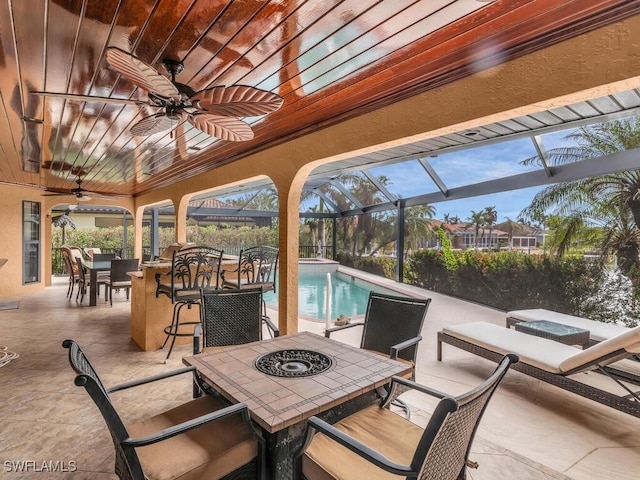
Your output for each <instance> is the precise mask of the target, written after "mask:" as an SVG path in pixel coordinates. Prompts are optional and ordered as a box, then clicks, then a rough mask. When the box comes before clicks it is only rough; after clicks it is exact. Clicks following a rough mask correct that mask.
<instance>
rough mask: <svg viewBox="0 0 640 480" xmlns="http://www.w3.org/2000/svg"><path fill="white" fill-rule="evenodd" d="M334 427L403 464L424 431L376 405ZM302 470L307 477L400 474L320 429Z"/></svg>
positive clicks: (390, 476) (408, 462)
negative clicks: (386, 468) (385, 469)
mask: <svg viewBox="0 0 640 480" xmlns="http://www.w3.org/2000/svg"><path fill="white" fill-rule="evenodd" d="M335 427H336V428H338V429H340V430H341V431H343V432H345V433H347V434H348V435H350V436H352V437H354V438H356V439H358V440H359V441H361V442H362V443H364V444H366V445H367V446H369V447H370V448H373V449H374V450H377V451H378V452H380V453H382V454H383V455H384V456H386V457H387V458H389V459H390V460H392V461H394V462H396V463H400V464H403V465H409V464H410V463H411V459H412V458H413V454H414V452H415V450H416V447H417V445H418V442H419V441H420V438H421V436H422V432H423V430H422V429H421V428H420V427H418V426H417V425H415V424H413V423H411V422H410V421H408V420H406V419H405V418H404V417H402V416H400V415H398V414H397V413H394V412H391V411H390V410H388V409H386V408H380V407H378V406H377V405H373V406H371V407H368V408H365V409H364V410H360V411H359V412H356V413H354V414H353V415H350V416H348V417H347V418H345V419H344V420H341V421H340V422H338V423H337V424H335ZM302 472H303V474H304V476H305V477H306V478H308V479H309V480H324V479H327V480H328V479H338V478H366V479H387V478H388V479H398V478H400V477H398V476H397V475H392V474H391V473H388V472H385V471H384V470H382V469H381V468H378V467H376V466H375V465H373V464H372V463H370V462H368V461H367V460H365V459H363V458H362V457H360V456H358V455H356V454H355V453H353V452H351V451H350V450H348V449H347V448H345V447H343V446H342V445H339V444H338V443H336V442H334V441H333V440H331V439H330V438H329V437H327V436H326V435H324V434H322V433H318V434H316V435H315V436H314V437H313V441H312V442H311V445H309V448H307V450H306V452H305V454H304V455H303V457H302Z"/></svg>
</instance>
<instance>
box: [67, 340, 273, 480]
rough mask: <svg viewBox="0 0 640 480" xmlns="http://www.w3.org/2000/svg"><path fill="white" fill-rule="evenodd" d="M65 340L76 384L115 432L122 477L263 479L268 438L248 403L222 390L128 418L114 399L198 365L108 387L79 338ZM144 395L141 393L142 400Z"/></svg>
mask: <svg viewBox="0 0 640 480" xmlns="http://www.w3.org/2000/svg"><path fill="white" fill-rule="evenodd" d="M62 346H63V347H64V348H67V349H69V363H70V364H71V367H72V368H73V370H74V371H75V372H76V373H77V376H76V378H75V384H76V386H78V387H84V388H85V390H86V391H87V393H88V394H89V396H90V397H91V399H92V400H93V401H94V402H95V404H96V406H97V407H98V410H99V411H100V413H101V414H102V417H103V419H104V421H105V423H106V424H107V427H108V429H109V432H110V433H111V439H112V441H113V446H114V448H115V453H116V455H115V474H116V475H117V476H118V478H120V479H121V480H174V479H176V480H177V479H186V478H189V479H191V480H196V479H203V480H204V479H209V478H218V479H225V480H227V479H228V480H231V479H234V480H237V479H243V478H246V479H249V478H259V479H264V475H265V441H264V439H263V438H262V436H261V435H260V434H259V433H258V432H257V431H256V430H255V429H254V427H253V425H252V423H251V419H250V415H249V410H248V408H247V405H246V404H245V403H236V404H233V405H230V404H229V403H227V402H226V401H224V400H223V399H221V398H220V397H218V396H210V395H205V396H202V397H200V398H197V399H194V400H189V401H187V402H185V403H183V404H181V405H178V406H176V407H174V408H171V409H170V410H167V411H164V412H162V413H159V414H156V415H154V416H152V417H147V418H144V419H143V420H141V421H138V422H135V423H131V424H126V423H125V421H124V420H123V418H122V417H121V416H120V414H119V413H118V410H116V408H115V405H114V404H113V403H112V401H111V395H112V394H113V393H115V392H118V391H121V390H125V389H129V388H132V387H140V386H143V385H148V384H151V383H153V382H157V381H161V380H164V379H167V378H171V377H175V376H177V375H182V374H187V375H193V374H194V372H195V367H186V368H181V369H178V370H171V371H168V372H163V373H160V374H158V375H155V376H153V377H147V378H142V379H138V380H133V381H130V382H126V383H122V384H120V385H116V386H113V387H111V388H105V386H104V385H103V383H102V381H101V380H100V378H99V377H98V374H97V373H96V371H95V370H94V368H93V366H92V365H91V363H90V362H89V359H88V358H87V357H86V355H85V354H84V352H83V351H82V349H81V348H80V346H78V344H77V343H76V342H75V341H73V340H65V341H64V342H63V343H62ZM144 399H145V396H144V394H141V395H140V397H139V402H142V403H144V402H145V400H144ZM140 408H142V409H143V410H144V407H142V406H140ZM134 416H135V415H134ZM87 428H89V427H87ZM85 433H87V432H85ZM89 434H90V433H89Z"/></svg>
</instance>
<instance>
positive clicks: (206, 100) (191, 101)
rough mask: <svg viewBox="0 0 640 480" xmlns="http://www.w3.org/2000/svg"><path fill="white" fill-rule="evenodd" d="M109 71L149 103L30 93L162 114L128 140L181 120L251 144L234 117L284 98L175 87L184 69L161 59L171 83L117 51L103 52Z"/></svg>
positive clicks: (268, 108)
mask: <svg viewBox="0 0 640 480" xmlns="http://www.w3.org/2000/svg"><path fill="white" fill-rule="evenodd" d="M107 62H108V63H109V66H110V67H111V68H113V69H114V70H116V71H117V72H118V73H120V74H121V75H122V76H123V77H125V78H126V79H128V80H129V81H131V82H132V83H134V84H135V85H137V86H138V87H140V88H142V89H143V90H145V91H147V92H148V100H147V101H139V100H128V99H119V98H110V97H97V96H90V95H74V94H66V93H54V92H32V93H34V94H36V95H45V96H51V97H63V98H69V99H75V100H82V101H93V102H95V101H98V102H106V103H120V104H122V103H124V104H133V105H138V106H150V107H156V108H159V109H161V111H160V112H159V113H155V114H153V115H149V116H147V117H144V118H143V119H142V120H140V121H139V122H137V123H136V124H135V125H133V126H132V127H131V134H132V135H140V136H147V135H153V134H156V133H160V132H164V131H167V130H172V129H174V128H175V127H177V126H178V125H179V124H181V123H182V122H183V121H184V120H186V121H187V122H189V123H190V124H191V125H193V126H194V127H195V128H197V129H198V130H201V131H203V132H205V133H206V134H208V135H211V136H214V137H216V138H219V139H222V140H229V141H233V142H239V141H245V140H251V139H252V138H253V130H251V127H250V126H249V124H248V123H247V122H245V121H243V120H240V118H238V117H255V116H260V115H266V114H269V113H272V112H275V111H276V110H278V109H279V108H280V107H281V106H282V103H283V99H282V97H280V96H278V95H276V94H274V93H271V92H269V91H266V90H261V89H259V88H255V87H249V86H246V85H231V86H228V87H226V86H217V87H213V88H208V89H205V90H200V91H195V90H194V89H192V88H191V87H189V86H188V85H184V84H182V83H178V82H176V76H177V75H178V74H179V73H180V72H182V70H183V69H184V65H183V64H182V63H181V62H179V61H175V60H169V59H165V60H163V62H162V63H163V64H164V66H165V68H166V69H167V72H169V74H170V75H171V80H169V79H168V78H167V77H165V76H163V75H161V74H160V73H159V72H158V71H157V70H156V69H155V68H153V67H152V66H151V65H148V64H146V63H145V62H143V61H142V60H140V59H139V58H137V57H135V56H134V55H132V54H130V53H128V52H126V51H124V50H122V49H120V48H117V47H108V48H107Z"/></svg>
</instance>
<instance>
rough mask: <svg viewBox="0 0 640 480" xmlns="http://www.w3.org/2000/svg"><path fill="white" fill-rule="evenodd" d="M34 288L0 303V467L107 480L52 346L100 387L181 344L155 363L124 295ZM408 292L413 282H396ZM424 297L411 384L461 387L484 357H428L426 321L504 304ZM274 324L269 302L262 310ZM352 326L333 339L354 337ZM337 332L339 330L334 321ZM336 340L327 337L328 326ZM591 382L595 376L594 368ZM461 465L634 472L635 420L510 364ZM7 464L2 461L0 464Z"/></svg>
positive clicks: (152, 403) (91, 418) (500, 317)
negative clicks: (136, 334) (33, 466)
mask: <svg viewBox="0 0 640 480" xmlns="http://www.w3.org/2000/svg"><path fill="white" fill-rule="evenodd" d="M55 280H56V285H55V286H53V287H50V288H47V289H46V290H45V291H44V292H42V293H38V294H35V295H27V296H23V297H19V298H11V299H3V301H5V300H7V301H8V300H19V301H20V308H19V309H17V310H7V311H0V331H1V332H2V336H1V337H0V344H1V345H6V346H7V347H8V348H9V349H10V350H12V351H15V352H17V353H18V354H19V355H20V357H19V358H18V359H16V360H14V361H12V362H11V363H9V364H8V365H6V366H5V367H3V368H0V391H1V392H3V401H2V402H0V418H2V423H1V424H0V460H1V461H2V463H0V478H1V479H4V478H8V479H43V478H51V479H58V478H60V479H71V480H83V479H91V480H107V479H112V478H114V476H113V475H112V474H110V473H109V472H112V471H113V447H112V445H111V439H110V436H109V435H108V433H107V430H106V427H105V425H104V423H103V420H102V418H101V417H100V415H99V413H98V412H97V410H96V408H95V406H94V405H93V403H92V402H91V401H90V399H89V398H88V396H87V395H86V393H85V392H84V390H83V389H82V388H79V387H76V386H75V385H74V384H73V378H74V374H73V372H72V371H71V369H70V367H69V364H68V360H67V358H66V350H64V349H63V348H62V347H61V344H62V341H63V340H64V339H66V338H72V339H75V340H77V341H78V342H79V343H80V344H81V346H82V347H83V349H84V350H85V351H86V353H87V355H88V356H89V358H90V359H91V361H92V363H93V365H94V368H96V370H97V371H98V373H99V374H100V376H101V378H102V379H103V381H104V383H105V384H106V385H107V386H112V385H114V384H117V383H120V382H123V381H127V380H131V379H134V378H139V377H143V376H147V375H152V374H156V373H160V372H163V371H166V370H170V369H174V368H179V367H182V366H183V365H182V361H181V358H182V357H183V356H186V355H189V354H190V351H191V347H190V345H181V346H176V347H175V349H174V353H172V355H171V358H170V359H169V361H168V362H167V364H166V365H165V364H164V363H163V360H164V357H165V355H166V352H165V351H161V350H159V351H154V352H142V351H140V349H139V348H138V347H137V346H136V345H135V344H134V343H133V342H132V341H131V338H130V335H129V308H130V307H129V306H130V304H129V303H128V302H126V301H124V300H123V301H114V305H113V307H109V304H108V303H107V304H105V303H104V302H103V301H99V302H98V305H97V306H96V307H88V306H86V305H87V304H88V301H87V299H85V304H84V305H80V304H77V303H76V302H75V301H74V300H71V301H69V300H67V299H66V298H65V292H66V284H65V282H66V279H64V278H62V279H55ZM403 288H407V289H409V290H411V291H419V290H416V289H414V288H410V287H407V286H403ZM420 292H421V293H422V294H425V293H426V294H428V295H429V296H431V297H432V299H433V301H432V303H431V306H430V309H429V312H428V315H427V321H426V322H425V326H424V329H423V341H422V342H421V345H420V349H419V353H418V364H417V367H416V372H417V373H416V377H417V380H418V381H419V382H421V383H424V384H428V385H430V386H431V387H433V388H436V389H439V390H442V391H445V392H448V393H452V394H457V393H462V392H464V391H466V390H468V389H470V388H472V387H473V386H475V385H477V384H478V383H480V382H481V381H482V380H483V379H484V378H486V377H487V376H488V375H489V374H490V373H491V372H492V371H493V368H494V367H495V365H493V364H492V363H491V362H488V361H486V360H482V359H479V358H477V357H475V356H473V355H471V354H469V353H467V352H463V351H460V350H457V349H455V348H453V347H450V346H446V345H445V347H444V358H443V361H442V362H438V361H437V359H436V332H437V331H438V330H440V329H441V328H442V327H443V326H444V325H448V324H453V323H463V322H468V321H477V320H482V321H489V322H493V323H497V324H500V325H504V319H505V315H504V312H500V311H498V310H495V309H490V308H485V307H481V306H478V305H475V304H470V303H467V302H463V301H460V300H457V299H452V298H450V297H446V296H443V295H438V294H434V293H430V292H424V291H420ZM269 315H270V317H271V319H272V320H273V321H274V322H276V323H277V311H275V310H273V309H271V308H270V309H269ZM324 328H325V322H313V321H308V320H301V321H300V330H308V331H312V332H314V333H319V334H322V333H323V331H324ZM357 330H359V329H350V330H349V331H348V332H349V334H348V335H346V336H344V337H341V338H340V340H341V341H344V342H346V343H349V344H352V345H358V344H359V333H358V332H357ZM343 333H346V332H343ZM336 339H337V337H336ZM590 380H591V381H594V382H602V381H603V380H605V379H602V378H597V377H594V378H592V379H590ZM190 396H191V384H190V380H189V378H187V376H185V377H183V378H180V377H177V378H175V379H171V380H168V381H167V383H166V384H164V385H163V386H154V387H152V388H150V389H148V390H145V392H144V395H143V396H141V394H140V393H136V392H135V391H133V390H132V391H125V392H119V393H116V394H114V395H113V397H114V404H115V405H116V407H117V408H118V409H119V411H121V412H122V416H123V418H124V419H125V421H127V422H129V421H136V420H138V419H140V418H144V417H146V416H148V415H153V414H154V413H157V412H159V411H162V410H165V409H167V408H170V407H172V406H175V405H178V404H180V403H182V402H183V401H186V400H188V399H189V398H190ZM403 398H404V399H405V401H407V403H409V404H410V405H411V408H412V417H411V418H412V421H414V422H415V423H417V424H419V425H426V423H427V422H428V419H429V414H430V412H431V411H432V410H433V408H434V406H435V401H434V400H433V399H429V398H424V397H423V396H420V395H415V394H413V393H407V394H405V395H404V396H403ZM472 459H473V460H475V461H477V462H478V463H479V465H480V466H479V468H478V469H477V470H471V471H470V472H469V478H470V479H472V480H503V479H504V480H507V479H508V480H513V479H516V480H529V479H531V480H547V479H555V480H567V479H573V480H602V479H614V478H615V479H622V480H626V479H632V478H639V477H638V472H640V419H638V418H635V417H631V416H629V415H625V414H622V413H620V412H616V411H612V410H611V409H608V408H606V407H603V406H601V405H598V404H596V403H594V402H591V401H588V400H585V399H582V398H580V397H578V396H576V395H574V394H570V393H567V392H564V391H562V390H560V389H559V388H557V387H553V386H550V385H547V384H543V383H541V382H539V381H536V380H534V379H531V378H529V377H527V376H525V375H522V374H520V373H518V372H509V374H508V375H507V377H506V378H505V379H504V381H503V383H502V384H501V386H500V387H499V389H498V391H497V393H496V394H495V396H494V398H493V400H492V402H491V404H490V405H489V408H488V409H487V412H486V414H485V417H484V419H483V421H482V423H481V425H480V428H479V429H478V432H477V436H476V440H475V442H474V445H473V447H472ZM21 460H22V461H24V460H32V461H40V462H42V461H45V460H46V461H53V462H55V461H66V462H69V461H71V460H73V461H74V462H76V467H77V471H76V472H64V473H63V472H50V473H48V474H47V475H43V473H42V472H33V471H29V472H21V473H20V474H18V473H17V472H9V471H7V469H6V468H4V467H5V463H4V462H7V461H8V462H18V461H21ZM10 464H11V463H10Z"/></svg>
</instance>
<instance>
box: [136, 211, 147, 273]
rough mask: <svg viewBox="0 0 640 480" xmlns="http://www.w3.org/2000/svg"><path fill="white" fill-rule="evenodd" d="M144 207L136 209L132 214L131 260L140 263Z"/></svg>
mask: <svg viewBox="0 0 640 480" xmlns="http://www.w3.org/2000/svg"><path fill="white" fill-rule="evenodd" d="M144 208H145V207H144V206H141V207H137V208H136V209H135V210H134V213H133V258H139V259H140V261H142V219H143V217H144Z"/></svg>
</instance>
